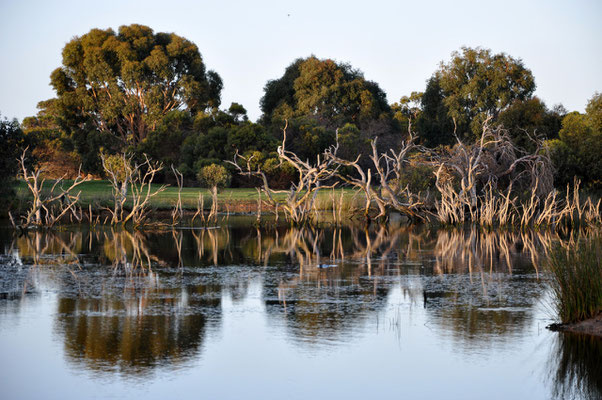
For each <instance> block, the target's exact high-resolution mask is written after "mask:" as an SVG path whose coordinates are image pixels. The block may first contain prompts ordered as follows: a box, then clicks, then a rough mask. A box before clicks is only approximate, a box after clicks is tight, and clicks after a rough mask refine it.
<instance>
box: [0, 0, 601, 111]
mask: <svg viewBox="0 0 602 400" xmlns="http://www.w3.org/2000/svg"><path fill="white" fill-rule="evenodd" d="M0 16H1V18H2V23H1V24H0V54H1V55H2V56H1V58H0V60H1V61H0V114H2V116H3V118H4V117H7V118H9V119H12V118H17V119H18V120H19V121H21V120H22V119H23V118H24V117H27V116H31V115H35V114H36V112H37V109H36V105H37V103H38V102H39V101H41V100H46V99H49V98H51V97H54V92H53V91H52V89H51V87H50V86H49V83H50V73H51V72H52V71H53V70H54V69H55V68H57V67H59V66H60V65H61V51H62V49H63V47H64V46H65V44H66V43H67V42H68V41H69V40H71V39H72V38H73V37H75V36H81V35H83V34H85V33H87V32H88V31H89V30H90V29H92V28H102V29H106V28H113V29H114V30H115V31H117V30H118V28H119V26H121V25H129V24H132V23H138V24H142V25H147V26H149V27H151V28H152V29H153V30H154V31H155V32H174V33H176V34H178V35H180V36H183V37H185V38H187V39H189V40H191V41H192V42H194V43H195V44H196V45H197V46H198V48H199V50H200V52H201V55H202V57H203V60H204V62H205V64H206V66H207V68H208V69H213V70H214V71H216V72H218V73H219V74H220V76H221V77H222V80H223V82H224V90H223V91H222V108H227V107H228V106H229V105H230V103H232V102H238V103H240V104H242V105H243V106H244V107H245V108H246V109H247V110H248V114H249V117H250V118H251V120H256V119H257V118H258V117H259V116H260V114H261V111H260V109H259V100H260V98H261V96H262V95H263V87H264V85H265V83H266V82H267V81H268V80H270V79H277V78H279V77H281V76H282V74H283V73H284V69H285V68H286V67H287V66H288V65H289V64H291V63H292V62H293V61H294V60H295V59H296V58H299V57H307V56H309V55H312V54H313V55H315V56H317V57H319V58H330V59H334V60H336V61H340V62H347V63H350V64H351V65H352V66H353V67H354V68H357V69H360V70H361V71H362V72H363V73H364V76H365V77H366V78H367V79H369V80H372V81H375V82H377V83H378V84H379V85H380V87H381V88H382V89H383V90H384V91H385V92H386V93H387V99H388V101H389V102H390V103H393V102H396V101H398V100H399V99H400V98H401V97H402V96H404V95H409V94H410V93H411V92H412V91H423V90H424V88H425V86H426V80H427V79H428V78H429V77H430V76H431V75H432V74H433V72H434V71H435V70H436V69H437V67H438V65H439V63H440V62H442V61H444V62H447V61H448V60H449V59H450V55H451V53H452V52H453V51H456V50H459V49H460V48H461V47H462V46H468V47H477V46H480V47H484V48H489V49H491V50H492V51H493V52H494V53H499V52H505V53H507V54H509V55H510V56H512V57H514V58H520V59H522V60H523V62H524V64H525V66H526V67H527V68H529V69H530V70H531V71H532V72H533V75H534V77H535V82H536V84H537V90H536V92H535V95H536V96H538V97H540V98H541V99H543V100H544V101H545V102H546V104H547V105H548V106H550V107H551V106H553V105H556V104H563V105H564V106H565V107H566V108H567V110H569V111H580V112H583V111H584V109H585V105H586V104H587V101H588V100H589V99H590V98H591V97H592V95H593V94H594V93H595V92H602V1H601V0H575V1H570V2H569V1H553V0H547V1H529V0H519V1H516V0H505V1H495V2H489V1H486V0H480V1H471V0H455V1H445V0H442V1H427V0H422V1H401V0H399V1H381V0H369V1H366V0H364V1H354V0H347V1H328V0H317V1H316V0H303V1H299V0H279V1H259V0H257V1H249V0H247V1H227V0H221V1H218V0H213V1H202V0H201V1H199V0H197V1H180V0H170V1H165V0H163V1H155V0H146V1H126V0H120V1H98V0H97V1H87V0H77V1H68V0H56V1H27V0H0Z"/></svg>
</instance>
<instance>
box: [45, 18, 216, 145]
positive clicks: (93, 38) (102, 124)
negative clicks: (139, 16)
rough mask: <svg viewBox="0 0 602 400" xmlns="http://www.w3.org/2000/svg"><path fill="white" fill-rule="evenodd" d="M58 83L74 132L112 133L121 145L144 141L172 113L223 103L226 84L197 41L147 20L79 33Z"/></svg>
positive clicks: (54, 78) (62, 110)
mask: <svg viewBox="0 0 602 400" xmlns="http://www.w3.org/2000/svg"><path fill="white" fill-rule="evenodd" d="M51 85H52V87H53V88H54V90H55V91H56V93H57V102H58V104H57V106H58V111H59V115H60V117H61V118H64V119H67V120H68V121H69V123H68V125H69V126H70V128H71V129H72V130H75V131H81V132H84V135H85V134H88V133H90V132H91V131H93V130H95V131H97V132H100V133H102V134H110V135H111V136H114V137H116V138H117V139H118V140H117V143H118V147H125V146H126V145H133V146H136V145H138V144H139V143H140V142H142V141H143V140H144V139H145V138H146V137H147V136H148V134H149V132H151V131H152V130H154V129H155V128H156V127H157V125H158V124H159V123H160V122H161V120H162V118H163V117H164V116H165V115H166V114H168V113H169V112H170V111H173V110H185V111H187V112H190V113H191V114H196V113H198V112H202V111H205V110H208V109H212V108H217V107H218V106H219V104H220V92H221V89H222V81H221V78H220V77H219V75H218V74H217V73H215V72H213V71H207V69H206V67H205V64H204V62H203V59H202V58H201V54H200V53H199V50H198V48H197V46H196V45H195V44H194V43H192V42H191V41H189V40H187V39H185V38H183V37H181V36H178V35H176V34H174V33H154V32H153V30H152V29H151V28H149V27H147V26H143V25H129V26H121V27H120V28H119V31H118V32H117V33H116V32H114V31H113V30H112V29H106V30H102V29H92V30H91V31H90V32H88V33H86V34H85V35H83V36H76V37H74V38H73V39H72V40H71V41H69V42H68V43H67V44H66V45H65V47H64V48H63V52H62V66H61V67H59V68H57V69H55V70H54V71H53V72H52V74H51Z"/></svg>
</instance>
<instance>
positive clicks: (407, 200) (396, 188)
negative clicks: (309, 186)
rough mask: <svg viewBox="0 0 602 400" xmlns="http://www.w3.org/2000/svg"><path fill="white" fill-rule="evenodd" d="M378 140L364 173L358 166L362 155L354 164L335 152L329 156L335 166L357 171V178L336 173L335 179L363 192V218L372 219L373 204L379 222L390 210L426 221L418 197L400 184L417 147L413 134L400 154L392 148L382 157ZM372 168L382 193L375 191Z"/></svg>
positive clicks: (372, 144) (374, 141) (375, 140)
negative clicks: (419, 209)
mask: <svg viewBox="0 0 602 400" xmlns="http://www.w3.org/2000/svg"><path fill="white" fill-rule="evenodd" d="M377 140H378V138H375V139H374V140H372V141H371V143H370V144H371V147H372V154H371V155H369V158H370V160H371V161H372V168H368V169H367V171H364V169H363V168H362V166H361V165H360V163H359V161H360V159H361V154H360V155H358V156H357V158H356V159H355V160H354V161H349V160H345V159H342V158H340V157H337V156H336V154H335V153H328V157H330V158H331V159H332V160H333V162H334V163H335V164H338V165H344V166H347V167H351V168H353V169H354V170H355V172H356V176H352V175H344V174H341V173H337V174H336V176H337V177H338V178H340V179H341V180H343V181H344V182H346V183H347V184H349V185H351V186H354V187H356V188H357V189H359V190H360V191H362V192H363V193H364V197H365V203H364V208H363V215H364V218H366V220H368V221H369V220H370V219H371V218H370V210H371V207H372V205H373V204H376V206H377V207H378V214H377V215H376V217H375V218H376V219H379V218H383V217H386V216H387V213H388V212H389V211H390V210H395V211H397V212H399V213H401V214H404V215H406V216H409V217H411V218H414V219H423V217H422V215H421V214H420V213H419V212H418V208H419V207H420V206H421V204H422V202H421V201H420V199H419V198H418V196H416V195H414V194H412V193H410V191H409V189H408V187H407V186H406V187H401V186H400V185H399V182H401V177H402V173H403V167H404V164H405V163H406V162H407V157H408V154H409V153H410V152H411V151H412V150H414V149H416V148H417V146H416V145H415V144H414V137H413V135H412V134H411V133H410V135H409V137H408V139H407V140H405V141H403V142H402V143H401V146H400V149H399V151H394V150H393V149H390V150H389V152H388V153H381V154H379V153H378V151H377ZM372 169H373V170H374V171H375V174H376V175H377V177H378V178H379V181H380V191H378V190H375V189H374V188H373V182H372Z"/></svg>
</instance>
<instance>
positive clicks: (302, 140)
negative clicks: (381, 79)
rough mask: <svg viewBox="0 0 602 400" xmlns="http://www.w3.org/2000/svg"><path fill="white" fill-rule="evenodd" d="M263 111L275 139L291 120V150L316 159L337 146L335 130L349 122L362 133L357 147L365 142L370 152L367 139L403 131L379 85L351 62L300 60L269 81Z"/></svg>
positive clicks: (265, 89)
mask: <svg viewBox="0 0 602 400" xmlns="http://www.w3.org/2000/svg"><path fill="white" fill-rule="evenodd" d="M261 110H262V111H263V116H262V121H263V122H264V124H266V125H267V126H268V127H269V130H270V132H271V134H272V135H274V136H279V135H280V132H281V129H282V127H283V126H284V120H285V119H286V120H288V122H289V123H288V131H287V135H288V138H289V139H288V140H289V143H288V146H289V150H291V151H293V152H295V154H297V155H298V156H299V157H301V158H304V159H305V158H315V157H317V155H318V154H320V153H322V152H323V151H324V150H325V149H326V148H328V147H329V146H331V145H332V144H334V140H335V129H337V128H340V127H343V126H345V125H346V124H352V125H354V126H355V127H356V128H358V129H359V131H360V132H361V138H362V140H361V141H360V142H358V143H365V144H366V146H364V147H365V149H363V150H366V151H369V146H368V145H367V144H368V143H369V141H368V140H367V139H369V138H373V137H375V136H380V137H387V136H392V134H393V133H398V131H395V123H394V120H393V114H392V111H391V107H390V106H389V104H388V103H387V98H386V94H385V92H384V91H383V90H382V89H381V88H380V87H379V86H378V84H376V83H375V82H372V81H369V80H367V79H366V78H365V77H364V75H363V74H362V72H361V71H359V70H357V69H354V68H353V67H352V66H351V65H349V64H346V63H340V62H336V61H333V60H331V59H319V58H317V57H315V56H310V57H308V58H299V59H297V60H295V61H294V62H293V63H291V64H290V65H289V66H288V67H287V68H286V69H285V71H284V74H283V75H282V76H281V77H280V78H278V79H274V80H270V81H268V82H267V84H266V85H265V87H264V96H263V97H262V99H261ZM364 139H366V140H364ZM396 139H397V140H398V139H399V138H398V137H397V138H396ZM385 142H386V139H383V143H385ZM342 150H344V149H342Z"/></svg>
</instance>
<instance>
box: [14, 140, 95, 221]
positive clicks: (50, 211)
mask: <svg viewBox="0 0 602 400" xmlns="http://www.w3.org/2000/svg"><path fill="white" fill-rule="evenodd" d="M26 156H27V149H25V150H24V151H23V153H22V154H21V156H20V157H19V158H18V160H17V161H18V162H19V165H20V167H21V175H22V177H23V180H24V181H25V183H26V184H27V188H28V189H29V191H30V192H31V194H32V196H33V200H32V202H31V207H30V208H29V209H28V210H27V211H26V213H25V215H23V216H21V218H20V223H19V225H18V227H20V228H21V229H28V228H30V227H32V226H36V227H42V226H44V227H48V228H49V227H52V226H54V225H55V224H56V223H57V222H59V221H60V220H61V219H62V218H63V217H65V216H67V215H69V216H71V217H75V218H76V219H77V220H81V209H79V213H78V212H77V211H78V207H79V206H78V202H79V198H80V194H81V191H79V192H77V193H76V194H74V191H75V188H76V187H77V186H79V185H81V184H82V183H84V182H86V181H88V180H89V179H88V178H82V175H81V167H80V170H79V171H78V174H77V177H76V178H75V180H74V181H73V182H72V183H71V184H70V185H69V186H67V187H65V186H64V184H65V181H64V179H63V178H64V176H63V177H62V178H59V179H57V180H55V181H54V183H53V185H52V186H51V187H50V190H45V189H44V184H45V183H46V179H45V178H44V177H43V172H44V168H39V167H36V168H34V170H33V171H30V170H29V169H28V168H27V165H26ZM9 216H10V220H11V222H12V224H13V225H14V226H15V227H17V224H16V223H15V220H14V218H13V216H12V214H10V213H9Z"/></svg>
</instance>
